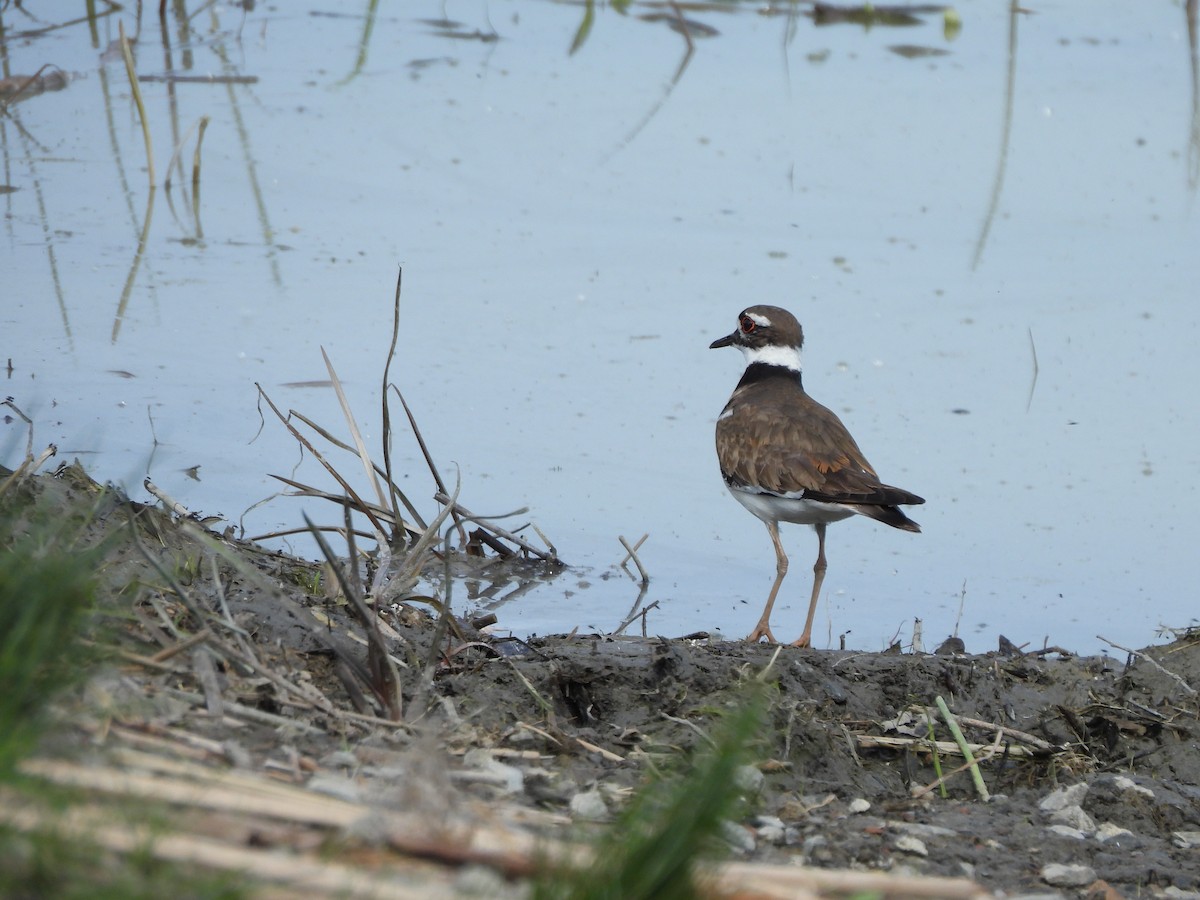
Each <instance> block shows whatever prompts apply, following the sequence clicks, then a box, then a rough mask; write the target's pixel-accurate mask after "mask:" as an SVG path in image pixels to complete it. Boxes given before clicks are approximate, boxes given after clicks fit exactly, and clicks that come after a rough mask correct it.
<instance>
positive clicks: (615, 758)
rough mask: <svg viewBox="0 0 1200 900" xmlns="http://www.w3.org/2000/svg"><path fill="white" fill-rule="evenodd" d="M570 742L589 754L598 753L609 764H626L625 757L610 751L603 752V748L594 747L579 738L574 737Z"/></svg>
mask: <svg viewBox="0 0 1200 900" xmlns="http://www.w3.org/2000/svg"><path fill="white" fill-rule="evenodd" d="M572 740H574V741H575V743H577V744H578V745H579V746H580V747H582V748H583V749H584V750H587V751H588V752H590V753H599V754H600V755H601V756H603V757H604V758H605V759H607V760H608V761H609V762H621V763H623V762H626V759H625V757H623V756H621V755H620V754H619V753H613V752H612V751H611V750H605V749H604V748H603V747H598V746H596V745H595V744H593V743H592V742H591V741H585V740H584V739H583V738H581V737H574V738H572Z"/></svg>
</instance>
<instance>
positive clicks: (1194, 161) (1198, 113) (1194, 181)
mask: <svg viewBox="0 0 1200 900" xmlns="http://www.w3.org/2000/svg"><path fill="white" fill-rule="evenodd" d="M1198 6H1200V2H1198V0H1187V3H1186V4H1185V5H1184V16H1185V17H1186V18H1187V35H1188V51H1189V55H1188V59H1189V61H1190V62H1191V70H1192V127H1191V129H1190V133H1191V138H1190V140H1189V141H1188V149H1187V161H1188V162H1187V169H1188V187H1189V188H1191V189H1192V190H1193V191H1195V190H1196V186H1197V185H1200V53H1198V52H1197V49H1196V45H1197V31H1198V30H1200V29H1198V28H1197V24H1196V20H1197V7H1198Z"/></svg>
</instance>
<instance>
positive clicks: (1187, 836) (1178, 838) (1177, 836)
mask: <svg viewBox="0 0 1200 900" xmlns="http://www.w3.org/2000/svg"><path fill="white" fill-rule="evenodd" d="M1171 843H1173V844H1174V845H1175V846H1176V847H1179V848H1180V849H1182V850H1193V849H1195V848H1196V847H1200V831H1172V832H1171Z"/></svg>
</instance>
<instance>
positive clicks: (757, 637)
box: [746, 619, 779, 644]
mask: <svg viewBox="0 0 1200 900" xmlns="http://www.w3.org/2000/svg"><path fill="white" fill-rule="evenodd" d="M763 638H766V639H767V643H768V644H778V643H779V640H778V639H777V638H776V637H775V635H773V634H771V625H770V623H768V622H767V621H766V620H765V619H763V620H760V621H759V623H758V624H757V625H755V626H754V630H753V631H752V632H750V634H748V635H747V636H746V642H747V643H750V644H757V643H758V642H759V641H761V640H762V639H763Z"/></svg>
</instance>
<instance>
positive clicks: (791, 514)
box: [727, 485, 854, 525]
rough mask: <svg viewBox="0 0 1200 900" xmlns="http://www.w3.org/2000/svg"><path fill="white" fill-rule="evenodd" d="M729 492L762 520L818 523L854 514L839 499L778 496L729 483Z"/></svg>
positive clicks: (797, 523)
mask: <svg viewBox="0 0 1200 900" xmlns="http://www.w3.org/2000/svg"><path fill="white" fill-rule="evenodd" d="M727 487H728V485H727ZM729 493H731V494H733V497H734V499H735V500H737V502H738V503H740V504H742V506H744V507H746V509H748V510H750V512H752V513H754V515H756V516H758V517H759V518H760V519H762V520H763V521H764V522H768V521H774V522H791V523H793V524H795V525H817V524H820V523H821V522H825V523H829V522H840V521H841V520H842V519H848V518H850V517H851V516H852V515H854V510H853V509H850V508H848V507H846V506H843V505H842V504H840V503H822V502H821V501H820V500H805V499H804V498H802V497H780V496H777V495H775V494H762V493H759V492H757V491H745V490H741V489H740V488H735V487H730V488H729Z"/></svg>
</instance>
